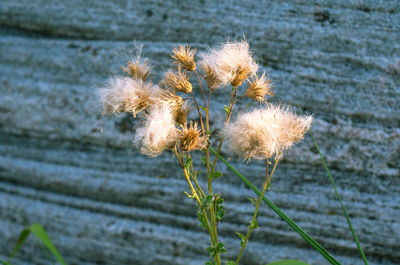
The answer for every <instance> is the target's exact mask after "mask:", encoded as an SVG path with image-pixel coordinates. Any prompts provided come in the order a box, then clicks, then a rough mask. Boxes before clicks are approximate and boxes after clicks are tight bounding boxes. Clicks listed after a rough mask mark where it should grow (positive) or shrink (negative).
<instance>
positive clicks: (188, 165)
mask: <svg viewBox="0 0 400 265" xmlns="http://www.w3.org/2000/svg"><path fill="white" fill-rule="evenodd" d="M191 164H192V159H191V158H190V157H188V158H187V159H186V160H185V168H186V169H188V168H189V167H190V165H191Z"/></svg>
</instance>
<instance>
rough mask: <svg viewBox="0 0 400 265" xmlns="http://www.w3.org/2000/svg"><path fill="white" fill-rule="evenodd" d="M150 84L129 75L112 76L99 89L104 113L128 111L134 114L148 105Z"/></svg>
mask: <svg viewBox="0 0 400 265" xmlns="http://www.w3.org/2000/svg"><path fill="white" fill-rule="evenodd" d="M151 91H152V85H151V84H150V83H145V82H144V81H142V80H133V79H132V78H129V77H113V78H110V79H109V80H108V82H107V84H106V85H105V86H104V87H103V88H101V89H99V91H98V92H99V96H100V101H101V103H102V105H103V113H104V114H114V113H120V112H130V113H132V114H133V116H136V114H138V113H139V112H140V111H142V110H144V109H145V108H147V107H148V105H149V101H150V97H151Z"/></svg>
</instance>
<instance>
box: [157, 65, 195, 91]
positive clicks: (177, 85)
mask: <svg viewBox="0 0 400 265" xmlns="http://www.w3.org/2000/svg"><path fill="white" fill-rule="evenodd" d="M161 84H162V85H163V86H165V87H167V88H170V89H173V90H175V91H178V92H183V93H191V92H192V84H191V83H190V81H189V77H188V76H187V75H186V74H185V73H182V71H181V70H180V69H179V70H178V72H177V73H174V72H173V71H171V70H170V71H167V72H166V73H164V78H163V80H162V82H161Z"/></svg>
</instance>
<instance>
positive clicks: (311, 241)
mask: <svg viewBox="0 0 400 265" xmlns="http://www.w3.org/2000/svg"><path fill="white" fill-rule="evenodd" d="M209 148H210V150H211V152H213V153H214V154H216V153H217V152H216V151H215V150H214V148H212V147H211V146H210V147H209ZM218 158H219V159H220V160H221V161H222V162H223V163H224V164H225V165H226V166H227V167H228V168H229V169H230V170H232V171H233V173H235V175H236V176H237V177H238V178H240V180H242V181H243V182H244V183H245V184H246V185H247V186H248V187H249V188H250V189H251V190H252V191H253V192H254V193H255V194H257V195H260V194H261V192H260V191H259V190H258V189H257V188H256V186H254V185H253V183H251V182H250V181H249V180H248V179H247V178H246V177H245V176H243V175H242V174H241V173H240V172H239V171H237V170H236V168H234V167H233V166H232V165H231V164H230V163H229V162H228V161H226V160H225V159H224V158H223V157H222V156H220V155H219V156H218ZM263 201H264V202H265V203H266V204H267V205H268V206H269V207H270V208H271V209H272V210H273V211H274V212H275V213H277V214H278V215H279V216H280V217H281V218H282V219H283V220H284V221H285V222H286V223H287V224H288V225H289V226H290V227H291V228H292V229H293V230H294V231H296V232H297V233H298V234H299V235H300V236H301V237H302V238H304V239H305V240H306V241H307V242H308V243H309V244H310V245H311V246H312V247H313V248H314V249H315V250H316V251H318V253H320V254H321V255H322V256H323V257H324V258H325V259H326V260H327V261H328V262H329V263H331V264H332V265H341V264H340V262H339V261H337V260H336V259H335V258H334V257H333V256H332V255H331V254H330V253H329V252H328V251H327V250H326V249H325V248H324V247H323V246H321V245H320V244H319V243H318V242H317V241H316V240H315V239H314V238H312V237H311V236H310V235H309V234H307V233H306V232H305V231H304V230H303V229H301V228H300V227H299V226H298V225H297V224H296V223H295V222H294V221H293V220H292V219H291V218H290V217H288V216H287V215H286V214H285V213H284V212H282V210H281V209H279V207H278V206H276V205H275V204H274V203H273V202H271V201H270V200H268V198H267V197H265V196H264V197H263Z"/></svg>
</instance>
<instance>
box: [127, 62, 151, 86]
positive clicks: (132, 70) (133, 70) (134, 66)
mask: <svg viewBox="0 0 400 265" xmlns="http://www.w3.org/2000/svg"><path fill="white" fill-rule="evenodd" d="M122 70H123V71H124V72H125V73H127V74H129V75H130V76H131V77H132V78H133V79H138V80H143V81H146V79H147V77H148V76H149V73H150V70H151V67H150V66H149V64H148V62H147V61H142V60H141V58H140V57H138V58H137V59H136V60H131V61H129V62H128V63H127V67H123V68H122Z"/></svg>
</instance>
